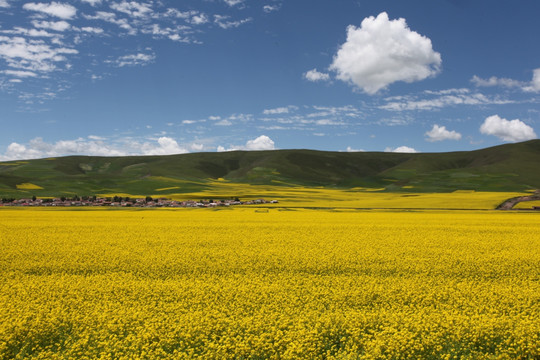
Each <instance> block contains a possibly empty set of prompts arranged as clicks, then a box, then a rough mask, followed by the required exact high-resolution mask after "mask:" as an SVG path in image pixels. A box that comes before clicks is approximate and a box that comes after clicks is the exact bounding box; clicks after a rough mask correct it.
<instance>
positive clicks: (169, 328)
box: [0, 193, 540, 359]
mask: <svg viewBox="0 0 540 360" xmlns="http://www.w3.org/2000/svg"><path fill="white" fill-rule="evenodd" d="M374 195H377V194H374ZM378 195H381V194H378ZM461 195H462V194H461ZM461 195H460V194H459V193H457V194H454V196H456V199H458V200H456V199H454V202H453V203H452V202H451V199H450V198H447V199H446V200H447V201H448V203H452V204H458V203H460V204H461V203H463V200H459V197H460V196H461ZM469 195H471V194H468V196H469ZM472 195H474V194H472ZM291 196H292V195H291ZM482 196H485V198H482ZM482 196H481V197H480V198H481V201H480V202H481V203H483V202H486V203H487V202H489V201H494V200H493V197H494V196H493V195H491V196H492V198H490V197H489V196H488V195H485V194H484V195H482ZM314 198H315V196H311V197H309V198H306V199H304V200H302V199H300V200H301V201H299V203H302V201H307V202H309V203H310V204H312V205H318V206H313V207H318V208H319V209H317V210H315V209H300V208H295V207H294V206H293V207H290V208H270V209H268V212H264V213H263V212H259V211H260V210H261V209H257V208H253V207H244V208H242V207H235V208H231V209H226V210H221V211H216V210H210V209H174V210H165V209H153V210H81V211H74V210H64V209H56V210H55V209H45V208H36V209H1V210H0V277H1V279H2V281H1V282H0V359H73V358H77V359H135V358H142V359H156V358H163V359H165V358H177V359H197V358H199V359H420V358H421V359H538V357H540V345H539V344H540V317H539V316H538V314H539V313H540V278H539V275H538V274H539V273H540V221H539V214H538V213H532V212H531V213H529V212H519V213H516V212H499V211H482V210H469V211H462V210H453V211H447V210H430V211H421V210H413V211H403V210H387V211H381V210H379V211H375V210H370V211H367V210H356V209H354V208H352V207H351V208H339V207H335V208H333V209H331V210H328V209H320V208H322V207H324V206H325V205H324V201H325V200H324V199H322V198H321V199H319V201H315V200H314ZM488 198H490V199H491V200H489V201H488V200H487V199H488ZM464 199H469V200H470V199H471V197H470V196H469V197H466V198H464ZM308 200H309V201H308ZM424 200H426V199H424ZM439 200H440V199H439V198H436V197H435V198H434V200H433V201H434V202H436V203H437V202H439ZM499 200H500V199H499ZM343 201H347V200H343ZM470 204H472V203H471V202H469V205H470ZM280 205H281V206H284V204H283V203H282V204H280ZM355 206H356V205H355ZM481 206H484V205H478V207H481ZM385 207H386V206H385ZM423 207H425V208H429V207H432V205H431V204H428V205H424V206H423ZM265 210H266V209H265Z"/></svg>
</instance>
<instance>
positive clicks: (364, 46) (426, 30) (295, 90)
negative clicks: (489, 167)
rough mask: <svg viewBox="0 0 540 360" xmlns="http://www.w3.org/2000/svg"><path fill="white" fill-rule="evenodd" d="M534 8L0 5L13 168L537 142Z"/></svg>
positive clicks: (5, 147) (161, 1)
mask: <svg viewBox="0 0 540 360" xmlns="http://www.w3.org/2000/svg"><path fill="white" fill-rule="evenodd" d="M539 13H540V2H538V1H536V0H521V1H519V2H515V1H494V0H490V1H488V0H476V1H466V0H446V1H444V0H440V1H433V0H410V1H401V0H396V1H385V0H382V1H380V0H379V1H375V0H370V1H363V0H358V1H353V0H351V1H347V0H339V1H331V0H324V1H323V0H313V1H294V0H259V1H255V0H197V1H191V0H182V1H168V0H146V1H126V0H72V1H67V0H66V1H62V0H59V1H39V0H35V1H30V0H0V109H1V111H0V126H1V129H2V130H1V136H0V160H10V159H26V158H40V157H51V156H61V155H71V154H86V155H111V156H114V155H139V154H146V155H151V154H173V153H186V152H200V151H210V152H212V151H227V150H236V149H238V150H265V149H292V148H308V149H317V150H331V151H403V152H407V151H408V152H412V151H417V152H443V151H458V150H472V149H478V148H482V147H488V146H493V145H498V144H502V143H506V142H517V141H524V140H528V139H534V138H537V134H538V133H540V121H539V119H540V106H539V100H540V97H539V94H540V47H539V46H538V40H537V39H538V34H540V22H539V21H537V17H538V14H539Z"/></svg>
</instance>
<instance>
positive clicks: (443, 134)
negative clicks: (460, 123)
mask: <svg viewBox="0 0 540 360" xmlns="http://www.w3.org/2000/svg"><path fill="white" fill-rule="evenodd" d="M425 135H426V136H427V139H426V140H427V141H431V142H435V141H443V140H459V139H461V134H460V133H458V132H457V131H454V130H452V131H450V130H447V129H446V126H439V125H433V128H432V129H431V130H429V131H428V132H426V134H425Z"/></svg>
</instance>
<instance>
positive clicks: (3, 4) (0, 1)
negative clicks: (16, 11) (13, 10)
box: [0, 0, 9, 8]
mask: <svg viewBox="0 0 540 360" xmlns="http://www.w3.org/2000/svg"><path fill="white" fill-rule="evenodd" d="M8 7H9V3H8V2H7V0H0V8H8Z"/></svg>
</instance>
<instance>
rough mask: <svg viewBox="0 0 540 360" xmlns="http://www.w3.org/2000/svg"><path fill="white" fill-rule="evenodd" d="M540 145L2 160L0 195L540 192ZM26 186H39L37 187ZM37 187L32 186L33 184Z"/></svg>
mask: <svg viewBox="0 0 540 360" xmlns="http://www.w3.org/2000/svg"><path fill="white" fill-rule="evenodd" d="M539 165H540V140H530V141H526V142H521V143H515V144H503V145H498V146H494V147H489V148H484V149H479V150H472V151H456V152H445V153H386V152H354V153H347V152H335V151H321V150H308V149H294V150H267V151H230V152H221V153H189V154H178V155H162V156H157V155H150V156H125V157H99V156H80V155H74V156H65V157H58V158H45V159H34V160H19V161H6V162H1V163H0V196H14V197H20V196H24V195H25V194H28V193H29V192H30V190H31V192H32V193H33V194H36V195H37V196H58V195H59V194H60V193H74V194H78V195H83V194H86V195H89V194H98V193H115V192H116V193H126V194H154V193H155V192H156V190H157V189H167V188H171V189H170V191H167V190H165V191H162V192H160V193H162V194H164V195H166V194H167V193H173V192H193V191H199V190H202V189H207V188H209V187H211V186H212V181H215V180H217V179H224V180H227V181H229V182H234V183H246V184H254V185H276V186H280V185H290V186H307V187H312V186H323V187H332V188H353V187H366V188H379V189H383V188H384V190H385V191H388V192H403V191H409V192H410V191H415V192H451V191H455V190H475V191H527V190H531V189H538V188H540V166H539ZM22 184H32V185H34V188H32V189H29V188H28V187H29V186H26V188H25V186H23V185H22ZM30 188H31V186H30Z"/></svg>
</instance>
